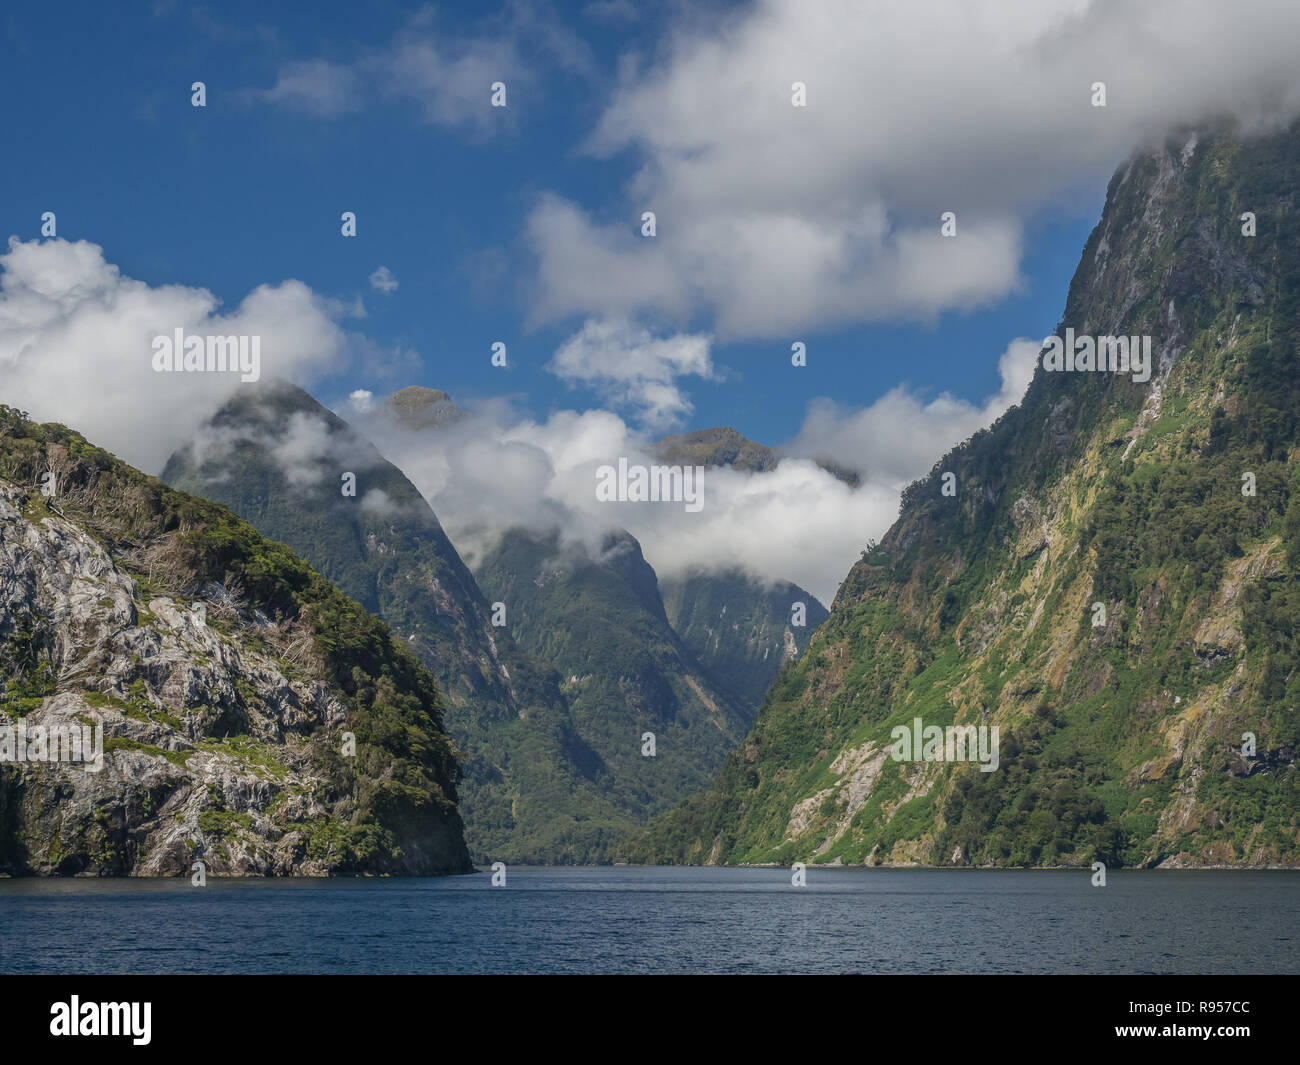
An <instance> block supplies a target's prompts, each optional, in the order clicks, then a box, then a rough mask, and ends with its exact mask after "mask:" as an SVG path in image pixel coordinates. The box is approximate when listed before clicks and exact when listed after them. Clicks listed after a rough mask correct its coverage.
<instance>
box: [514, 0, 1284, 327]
mask: <svg viewBox="0 0 1300 1065" xmlns="http://www.w3.org/2000/svg"><path fill="white" fill-rule="evenodd" d="M1298 39H1300V5H1297V4H1294V3H1292V2H1290V0H1285V2H1282V0H1241V2H1240V3H1236V4H1232V5H1225V4H1223V3H1221V2H1219V0H1148V2H1146V3H1143V4H1123V3H1115V2H1112V0H933V2H930V3H926V4H887V3H864V2H862V0H819V2H818V3H816V4H809V3H807V2H806V0H759V2H757V3H753V4H747V5H743V6H738V7H736V8H733V9H732V10H731V11H730V12H728V13H726V14H723V15H721V16H716V17H711V18H709V19H704V18H682V19H679V20H678V21H677V22H676V23H675V28H674V30H673V31H672V35H671V37H670V39H669V41H668V42H667V44H666V45H665V47H664V48H663V50H662V52H661V54H660V58H659V59H658V60H657V61H656V62H653V63H650V64H634V63H628V64H626V70H627V73H626V74H625V76H624V77H623V79H622V82H621V84H620V86H619V88H618V90H617V92H616V94H615V96H614V99H613V101H612V102H611V104H610V105H609V107H608V108H607V109H606V111H605V113H604V115H603V116H602V118H601V120H600V122H599V124H598V126H597V128H596V129H595V131H594V133H593V135H592V137H591V138H590V141H589V144H588V149H589V150H590V151H591V152H593V153H594V154H596V155H599V156H612V155H614V154H616V153H622V152H627V151H630V152H632V153H633V158H634V159H635V160H638V161H639V169H638V170H637V173H636V175H635V177H634V178H633V180H632V181H631V183H630V185H629V186H628V188H627V189H626V190H625V195H623V196H622V197H620V199H619V201H618V202H617V203H616V204H614V205H612V206H611V207H610V208H609V209H607V210H602V211H595V210H591V209H587V208H585V207H584V206H580V205H578V204H575V203H573V202H570V201H567V200H563V199H560V198H558V197H556V196H554V195H544V196H542V197H541V199H540V200H539V202H538V203H537V205H536V206H535V208H534V210H533V212H532V215H531V217H530V218H529V221H528V224H527V229H526V238H527V240H528V242H529V243H530V245H531V247H532V249H533V251H534V253H535V255H536V257H537V261H538V273H537V277H536V281H535V293H534V305H533V307H532V316H533V319H534V321H543V320H553V319H556V318H561V317H564V316H567V315H571V314H581V315H608V314H637V313H643V312H659V313H660V314H669V315H678V316H681V317H682V318H683V319H684V318H686V317H688V316H690V315H692V314H694V313H696V312H703V313H707V314H711V315H712V316H713V318H714V332H715V334H716V335H717V336H718V337H719V338H722V339H730V338H733V337H741V336H747V337H753V336H779V335H789V333H790V332H791V331H793V330H796V329H798V330H801V331H802V330H806V329H808V328H812V327H817V328H823V329H825V328H831V327H834V326H837V325H844V324H847V323H852V322H860V321H872V320H883V319H909V320H915V319H925V318H928V317H930V316H933V315H934V314H936V313H937V312H939V311H942V310H945V309H968V308H973V307H976V306H979V305H981V304H985V303H988V302H990V301H993V300H996V299H998V298H1000V297H1002V296H1004V295H1005V294H1007V293H1008V292H1009V291H1011V290H1012V289H1013V288H1014V286H1015V285H1016V284H1017V281H1018V279H1019V269H1020V260H1021V253H1022V243H1023V239H1022V238H1023V228H1024V224H1025V220H1026V218H1027V216H1028V214H1029V213H1032V212H1033V211H1034V210H1036V209H1038V208H1041V207H1043V206H1045V205H1047V204H1050V203H1053V202H1056V201H1057V200H1058V199H1060V198H1062V197H1063V196H1064V195H1065V194H1067V193H1068V192H1069V191H1070V190H1073V189H1077V188H1078V187H1080V186H1081V185H1082V184H1083V183H1085V182H1091V183H1096V182H1098V181H1100V180H1102V179H1104V178H1105V176H1106V175H1108V174H1109V173H1110V171H1111V170H1113V168H1114V167H1115V165H1116V164H1117V163H1118V162H1119V161H1120V160H1121V159H1122V158H1123V157H1124V156H1126V155H1127V154H1128V153H1129V152H1130V150H1131V149H1132V148H1133V147H1134V146H1135V145H1137V144H1138V143H1140V142H1143V141H1144V140H1148V139H1150V138H1153V137H1155V136H1158V135H1161V134H1163V133H1164V132H1166V131H1167V130H1169V128H1170V127H1172V126H1176V125H1178V124H1180V123H1194V122H1198V121H1202V120H1204V119H1205V118H1206V117H1207V116H1220V115H1236V116H1237V117H1239V118H1240V119H1242V120H1243V121H1246V122H1249V123H1256V122H1260V121H1263V120H1266V119H1272V118H1283V117H1290V116H1294V115H1295V114H1296V113H1297V112H1298V111H1300V67H1298V66H1297V65H1296V63H1295V60H1294V51H1295V47H1294V46H1295V41H1296V40H1298ZM796 81H801V82H804V83H806V85H807V101H808V103H807V107H803V108H796V107H793V106H791V85H792V83H794V82H796ZM1095 81H1104V82H1105V83H1106V86H1107V97H1108V99H1107V106H1106V107H1105V108H1096V107H1093V106H1092V104H1091V99H1090V96H1091V85H1092V83H1093V82H1095ZM644 210H653V211H655V212H656V215H657V223H658V231H659V233H658V236H657V237H655V238H642V237H641V236H640V235H639V231H638V228H637V223H636V220H637V219H639V217H640V214H641V212H642V211H644ZM945 211H954V212H956V213H957V216H958V229H957V235H956V236H955V237H951V238H943V237H941V236H940V233H939V227H940V215H941V214H942V213H943V212H945Z"/></svg>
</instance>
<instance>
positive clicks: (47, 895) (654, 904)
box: [0, 867, 1300, 974]
mask: <svg viewBox="0 0 1300 1065" xmlns="http://www.w3.org/2000/svg"><path fill="white" fill-rule="evenodd" d="M807 878H808V879H807V886H805V887H800V888H796V887H792V886H791V882H790V881H791V874H790V871H789V870H787V869H705V868H637V867H599V868H576V869H575V868H568V869H556V868H525V867H518V868H512V869H510V870H509V871H508V873H507V882H506V885H505V886H504V887H493V886H492V884H491V874H490V873H487V872H484V873H480V874H475V875H472V876H459V877H446V878H440V879H420V880H407V879H402V880H361V879H355V880H354V879H337V880H219V879H215V878H209V879H208V882H207V886H206V887H202V888H196V887H191V886H190V882H189V880H188V879H175V880H90V879H65V880H35V879H28V880H0V971H3V972H6V973H113V974H118V973H590V972H599V973H660V972H687V973H765V972H775V973H844V972H865V973H943V972H955V973H1252V972H1255V973H1281V972H1285V973H1295V972H1300V874H1296V873H1287V872H1211V871H1206V872H1173V871H1170V872H1154V871H1149V872H1136V871H1135V872H1112V873H1110V874H1109V876H1108V883H1107V886H1106V887H1104V888H1097V887H1093V886H1092V883H1091V873H1090V872H1088V871H1086V870H1084V871H1078V872H1021V871H1010V872H972V871H940V870H893V869H818V868H813V869H810V870H809V871H808V874H807Z"/></svg>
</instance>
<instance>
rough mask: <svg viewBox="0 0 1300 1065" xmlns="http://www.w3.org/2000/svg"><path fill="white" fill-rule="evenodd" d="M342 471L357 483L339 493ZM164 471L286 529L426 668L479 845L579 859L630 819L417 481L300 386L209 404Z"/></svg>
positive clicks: (541, 858) (425, 394)
mask: <svg viewBox="0 0 1300 1065" xmlns="http://www.w3.org/2000/svg"><path fill="white" fill-rule="evenodd" d="M399 395H400V396H403V397H405V399H404V400H403V401H402V402H397V403H395V404H394V407H395V408H396V409H402V410H405V411H406V413H407V416H409V417H412V418H415V419H417V420H419V419H424V420H427V419H428V418H429V417H431V416H435V415H436V414H437V413H438V412H441V413H442V414H443V415H445V414H446V412H445V410H444V409H443V407H442V406H441V401H440V400H438V399H437V398H436V397H437V396H445V394H444V393H434V392H433V390H431V389H426V390H419V391H413V390H406V391H404V392H403V393H399ZM408 401H409V402H408ZM349 477H352V478H355V491H354V494H352V495H345V494H344V490H345V489H347V488H349V487H351V486H350V485H349ZM163 479H164V480H165V481H167V482H168V483H169V484H172V485H175V486H176V487H178V488H183V489H185V490H187V491H191V492H193V493H195V494H198V495H204V496H206V497H208V498H211V499H215V500H217V501H218V502H221V503H224V504H225V505H227V506H229V507H230V508H231V509H232V510H234V511H235V512H236V513H237V514H239V515H240V516H241V517H243V518H245V519H246V520H247V521H249V522H250V523H252V524H253V525H254V526H256V527H257V528H258V529H259V530H260V531H261V532H262V533H263V534H264V535H266V536H267V537H269V538H271V539H274V540H278V541H281V542H283V543H285V544H288V545H289V546H290V547H291V548H292V549H293V550H294V551H296V552H298V553H299V554H301V555H302V556H303V557H304V558H306V559H307V560H309V561H310V563H311V564H312V565H313V566H315V567H316V568H317V569H318V570H319V571H320V572H321V573H322V574H323V575H324V576H325V577H327V578H328V579H329V580H331V581H332V582H334V583H335V584H336V585H337V586H338V587H339V588H340V589H342V590H343V591H344V592H346V593H347V594H348V595H350V596H352V597H353V598H354V599H356V601H357V602H358V603H360V604H361V605H362V606H364V607H365V608H366V609H367V610H371V611H373V612H374V613H376V614H378V615H379V616H381V617H382V618H384V619H385V620H386V621H388V623H389V624H390V625H391V626H392V627H393V630H394V632H395V633H396V634H397V635H398V636H400V637H401V639H402V640H403V641H404V642H405V643H406V645H407V647H408V648H409V649H410V650H411V651H413V652H414V653H415V654H416V655H417V656H418V657H419V658H420V660H421V661H422V662H424V663H425V664H426V665H427V666H428V667H429V668H430V669H431V670H432V671H433V673H434V675H435V676H436V677H437V680H438V684H439V687H440V688H441V690H442V692H443V694H444V698H445V701H446V716H447V724H448V728H449V730H450V732H451V734H452V737H453V738H454V740H455V742H456V744H457V747H458V748H459V749H460V750H461V752H462V763H463V766H464V773H465V778H464V782H463V784H462V788H461V792H462V800H461V814H462V817H463V818H464V820H465V825H466V834H467V839H468V841H469V846H470V848H471V851H472V853H473V854H474V856H475V857H476V858H480V859H482V860H484V861H491V860H497V859H500V860H504V861H509V862H569V861H589V860H593V859H594V858H596V857H598V856H599V855H600V854H601V853H602V852H603V849H604V848H605V847H606V846H607V845H608V844H609V842H610V841H611V840H612V839H614V838H615V836H616V835H617V834H618V833H619V832H620V831H622V830H623V829H624V828H625V827H626V823H625V817H624V815H623V813H621V812H620V811H619V810H618V809H617V808H616V805H615V804H613V803H611V802H610V801H609V800H608V799H607V798H606V797H605V796H604V795H603V794H602V787H603V785H601V784H600V783H598V782H599V781H602V780H603V779H604V777H605V775H606V772H607V771H606V769H605V767H603V766H602V765H601V764H600V760H599V758H598V757H597V756H596V755H595V754H594V753H593V751H592V750H591V749H590V747H589V746H588V745H587V744H586V743H585V742H584V741H583V740H582V738H581V737H580V736H579V734H578V732H577V731H576V729H575V728H574V725H573V722H572V719H571V717H570V714H569V709H568V705H567V702H566V700H565V698H564V695H563V693H562V692H561V691H560V688H559V679H558V676H557V675H556V674H555V673H554V671H553V670H550V669H548V668H545V667H543V666H540V665H539V664H538V663H536V662H535V661H533V660H532V659H531V658H530V657H529V656H528V655H527V654H526V653H524V652H523V651H521V650H520V649H519V648H518V647H517V646H516V644H515V641H514V640H513V638H512V637H511V635H510V631H509V629H508V628H503V627H498V626H495V625H493V624H492V619H491V609H490V605H489V603H488V602H487V600H486V599H484V597H483V594H482V592H481V591H480V589H479V587H478V584H477V582H476V581H475V580H474V577H473V576H472V575H471V574H470V572H469V570H468V569H467V568H466V567H465V565H464V563H463V562H462V561H461V558H460V556H459V555H458V554H457V552H456V549H455V547H453V546H452V544H451V542H450V540H448V538H447V536H446V534H445V533H444V532H443V529H442V526H441V525H440V524H439V522H438V519H437V517H436V516H435V515H434V513H433V511H432V510H431V509H430V507H429V506H428V504H427V503H426V502H425V501H424V500H423V498H421V496H420V494H419V492H418V491H417V490H416V489H415V486H414V485H412V484H411V483H410V481H409V480H407V478H406V477H405V476H404V475H403V474H402V473H401V471H399V470H398V469H397V468H396V467H395V466H393V465H392V464H391V463H389V462H387V461H386V460H385V459H384V458H383V456H381V455H380V454H379V452H378V451H377V450H375V448H374V447H373V446H372V445H371V444H370V443H369V442H368V441H366V440H365V439H364V438H362V437H361V436H360V435H359V434H357V433H356V432H355V431H354V430H353V429H352V428H351V427H350V426H349V425H348V424H347V423H346V422H344V421H342V420H341V419H340V418H338V417H336V416H335V415H334V414H332V413H331V412H330V411H328V410H326V409H325V408H324V407H322V406H320V404H318V403H317V402H316V401H315V400H314V399H312V398H311V397H310V396H309V395H307V393H305V392H303V391H302V390H301V389H298V388H296V387H294V386H292V385H288V384H285V383H283V382H268V383H266V384H265V385H264V386H262V387H258V388H255V389H249V390H245V391H242V392H241V393H240V395H239V396H237V397H236V398H235V399H233V400H232V401H231V402H230V403H229V404H227V405H226V407H224V408H223V409H222V410H221V411H219V412H218V414H217V415H216V416H215V417H214V418H213V419H212V421H211V423H210V424H209V425H208V426H206V427H204V428H203V429H202V430H201V431H200V432H199V433H198V434H197V436H196V438H195V440H194V441H193V442H192V444H191V445H190V446H188V447H187V448H185V449H183V450H182V451H180V452H178V453H177V454H176V455H174V456H173V457H172V459H171V460H170V461H169V462H168V463H167V467H166V469H165V470H164V471H163Z"/></svg>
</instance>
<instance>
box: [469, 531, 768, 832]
mask: <svg viewBox="0 0 1300 1065" xmlns="http://www.w3.org/2000/svg"><path fill="white" fill-rule="evenodd" d="M475 573H476V576H477V577H478V580H479V583H480V584H481V585H482V587H483V589H484V591H485V592H486V593H487V594H488V595H489V596H491V597H492V598H493V599H495V600H497V601H499V602H502V603H505V604H508V606H507V609H508V612H509V613H508V616H509V620H510V629H511V631H512V632H513V633H514V634H515V636H516V638H517V639H518V641H519V642H520V644H521V645H522V646H523V647H525V648H526V649H527V650H528V651H530V652H531V653H533V654H534V655H536V656H537V657H538V658H539V659H541V660H542V661H545V662H547V663H549V664H551V665H553V666H555V668H557V669H558V670H559V671H560V674H561V676H562V678H563V680H562V683H563V688H564V693H565V696H566V697H567V699H568V702H569V707H570V711H571V713H572V716H573V722H574V727H575V728H576V729H577V731H578V733H579V735H581V736H582V738H583V740H584V741H585V742H586V743H588V744H589V745H590V747H591V749H592V750H593V751H594V752H596V754H597V755H598V756H599V759H600V762H601V764H602V765H603V766H604V767H605V770H606V772H605V776H604V777H603V780H602V783H603V785H604V789H605V794H607V795H608V796H609V797H610V798H611V799H612V800H613V801H614V802H616V803H617V804H618V805H619V806H620V807H621V808H622V809H624V810H626V811H627V814H628V818H629V822H630V823H629V827H631V824H632V823H634V822H635V821H641V820H644V819H645V817H646V816H647V815H649V814H652V813H655V812H658V811H661V810H663V809H665V808H667V807H668V806H670V805H672V804H674V803H676V802H678V801H679V800H680V799H682V798H684V797H685V796H687V795H689V794H691V793H692V792H694V791H696V790H698V789H699V788H700V787H702V786H703V785H704V784H706V783H707V782H708V781H709V780H710V779H711V778H712V776H713V774H714V773H715V772H716V771H717V770H718V768H719V767H720V766H721V764H722V759H723V757H724V756H725V755H726V753H727V752H728V751H729V750H731V749H732V748H733V747H734V746H735V745H736V744H737V743H738V742H740V740H741V738H742V737H743V736H744V735H745V733H746V732H747V731H748V729H749V726H750V724H751V723H752V722H753V718H754V710H755V709H756V703H754V704H749V705H746V704H745V703H744V702H743V701H741V700H739V699H737V698H735V697H733V696H730V695H728V694H726V693H724V692H722V691H720V690H718V689H717V688H716V687H715V686H714V685H713V684H712V682H711V681H710V680H709V678H708V677H707V676H706V675H705V674H704V673H703V671H702V670H701V669H700V666H699V664H698V663H697V662H696V661H695V660H694V657H693V656H692V654H691V652H690V651H689V650H688V649H687V647H686V646H685V644H684V643H683V642H682V640H681V639H680V638H679V637H678V635H677V633H676V632H674V631H673V628H672V626H671V625H670V624H669V621H668V617H667V615H666V613H665V611H664V604H663V601H662V599H661V598H660V594H659V583H658V580H657V578H656V576H655V572H654V570H653V569H652V568H651V566H650V565H649V563H647V562H646V560H645V558H644V557H643V556H642V554H641V546H640V544H638V543H637V541H636V539H635V538H634V537H633V536H631V535H630V534H629V533H627V532H617V533H611V534H610V535H608V536H606V537H605V540H604V542H603V544H602V545H601V546H600V549H599V550H597V551H595V552H591V553H589V552H588V550H587V549H585V548H583V547H580V546H571V545H566V544H562V543H561V541H560V537H559V534H558V533H555V532H552V533H547V534H538V533H534V532H530V531H527V530H524V529H519V528H516V529H512V530H510V531H508V532H506V533H505V534H504V535H503V536H502V538H501V540H500V542H499V543H498V544H497V545H496V547H495V548H493V549H492V550H490V551H489V552H488V553H487V554H486V555H485V556H484V558H483V559H482V561H481V563H480V565H479V566H478V567H477V568H476V570H475ZM647 732H649V733H653V735H654V745H655V751H654V754H653V756H651V755H649V754H648V753H646V751H645V749H644V735H645V733H647Z"/></svg>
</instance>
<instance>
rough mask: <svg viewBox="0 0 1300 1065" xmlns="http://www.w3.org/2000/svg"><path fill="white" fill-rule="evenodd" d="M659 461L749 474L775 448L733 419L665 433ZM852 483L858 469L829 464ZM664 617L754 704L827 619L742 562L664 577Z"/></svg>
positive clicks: (771, 464)
mask: <svg viewBox="0 0 1300 1065" xmlns="http://www.w3.org/2000/svg"><path fill="white" fill-rule="evenodd" d="M655 451H656V457H657V458H658V459H659V460H660V461H661V462H667V463H674V464H681V465H696V466H704V467H705V468H706V469H711V468H714V467H726V468H729V469H734V470H739V471H741V472H746V473H770V472H771V471H773V470H775V469H776V467H777V465H778V464H779V462H780V459H781V455H780V452H779V451H777V450H776V449H775V448H771V447H767V446H766V445H764V444H758V443H755V442H754V441H753V440H750V439H749V438H748V437H746V436H744V435H742V434H741V433H739V432H738V431H737V430H735V429H732V428H731V427H730V426H723V427H720V428H716V429H700V430H697V431H696V432H692V433H681V434H677V435H674V436H665V437H663V438H662V439H660V440H659V442H658V444H657V446H656V449H655ZM818 464H819V465H821V466H822V467H823V468H825V469H828V470H829V471H830V472H831V473H832V474H833V475H834V476H836V477H839V478H840V479H841V480H845V481H847V482H848V483H850V484H854V483H856V478H857V475H856V474H853V473H851V472H849V471H845V470H840V469H831V464H830V463H828V462H825V461H819V463H818ZM659 586H660V589H661V591H662V593H663V599H664V607H665V608H666V610H667V613H668V620H669V623H670V624H671V625H672V627H673V628H674V629H675V630H676V631H677V633H678V635H679V636H680V637H681V639H682V642H683V643H684V644H685V645H686V646H687V648H689V649H690V651H691V653H692V654H693V655H694V656H695V658H696V661H698V662H699V663H700V667H701V668H702V669H703V670H704V671H705V673H706V674H707V675H708V676H709V678H710V679H711V680H712V681H713V683H714V684H715V685H716V686H717V687H718V688H720V689H721V690H722V691H725V692H729V693H730V694H731V695H732V696H733V697H734V698H736V699H738V700H739V701H740V702H742V703H743V704H745V705H746V706H751V707H754V708H755V709H756V708H757V707H758V705H759V704H760V703H761V702H762V700H763V696H764V695H765V694H767V689H768V688H769V687H770V686H771V684H772V681H773V680H774V679H775V678H776V675H777V673H778V672H779V671H780V669H781V667H782V665H784V664H785V663H786V662H787V661H789V660H791V659H793V658H797V657H798V656H799V655H801V654H803V652H804V650H805V648H807V646H808V640H809V638H810V637H811V635H812V633H813V631H814V630H815V629H816V628H817V626H818V625H820V624H821V623H822V622H823V621H825V620H826V618H827V616H828V613H827V610H826V608H825V607H824V606H822V604H821V603H820V602H819V601H818V600H817V599H816V598H815V597H814V596H813V595H812V593H811V592H807V591H805V590H804V589H802V588H800V587H799V586H798V585H795V584H791V583H790V582H788V581H775V582H766V581H762V580H759V579H758V578H756V577H753V576H750V575H748V574H746V573H744V572H743V571H742V570H739V569H732V570H722V571H706V570H694V571H691V572H689V573H686V574H682V575H676V576H672V577H665V578H661V579H660V582H659ZM796 603H802V604H804V609H803V612H802V615H803V616H802V624H795V623H794V622H795V621H796V615H795V611H794V605H795V604H796Z"/></svg>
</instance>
